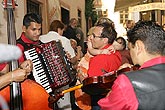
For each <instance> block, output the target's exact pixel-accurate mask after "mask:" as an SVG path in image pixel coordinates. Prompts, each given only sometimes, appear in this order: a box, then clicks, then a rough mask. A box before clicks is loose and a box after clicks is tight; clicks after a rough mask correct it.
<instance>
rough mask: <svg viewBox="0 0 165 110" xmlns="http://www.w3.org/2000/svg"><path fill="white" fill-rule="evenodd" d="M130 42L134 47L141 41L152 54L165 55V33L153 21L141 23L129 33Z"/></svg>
mask: <svg viewBox="0 0 165 110" xmlns="http://www.w3.org/2000/svg"><path fill="white" fill-rule="evenodd" d="M127 36H128V41H129V42H130V43H131V44H132V45H133V46H134V45H135V42H136V41H137V40H141V41H142V42H143V43H144V45H145V49H146V51H148V53H150V54H160V55H164V54H165V50H164V49H165V31H164V30H163V28H162V27H161V26H160V25H158V24H156V23H155V22H152V21H139V22H137V23H136V25H135V26H134V27H133V28H132V29H131V30H129V31H128V32H127Z"/></svg>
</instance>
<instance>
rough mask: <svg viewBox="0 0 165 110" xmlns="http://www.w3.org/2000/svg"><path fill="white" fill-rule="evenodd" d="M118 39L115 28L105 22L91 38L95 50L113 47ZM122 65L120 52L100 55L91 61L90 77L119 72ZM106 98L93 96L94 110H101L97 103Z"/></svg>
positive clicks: (96, 29) (98, 26)
mask: <svg viewBox="0 0 165 110" xmlns="http://www.w3.org/2000/svg"><path fill="white" fill-rule="evenodd" d="M116 37H117V33H116V31H115V29H114V27H113V26H112V25H111V24H109V23H107V22H105V23H102V24H98V25H97V26H96V27H95V29H94V31H93V33H92V37H91V43H92V47H93V48H94V49H99V50H102V49H106V48H108V47H110V46H111V45H112V43H113V42H114V40H115V39H116ZM120 65H121V55H120V53H119V52H118V51H115V52H114V53H113V54H99V55H96V56H94V57H92V58H91V59H90V62H89V69H88V71H87V73H88V77H94V76H95V77H97V76H101V75H104V74H105V72H112V71H115V70H117V69H118V68H119V67H120ZM103 97H105V96H104V95H91V105H92V110H100V107H99V106H98V104H97V101H98V100H99V99H101V98H103Z"/></svg>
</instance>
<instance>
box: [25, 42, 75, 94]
mask: <svg viewBox="0 0 165 110" xmlns="http://www.w3.org/2000/svg"><path fill="white" fill-rule="evenodd" d="M24 53H25V57H26V59H30V60H32V62H33V71H32V73H33V76H34V79H35V81H36V82H37V83H39V84H40V85H41V86H43V87H44V88H45V90H46V91H47V92H48V93H51V92H53V91H54V90H55V89H58V88H60V87H63V86H65V85H67V84H70V83H71V82H72V81H73V80H74V79H75V78H76V70H75V69H73V68H72V64H71V63H70V62H69V60H68V58H67V56H66V53H65V51H64V48H63V47H62V44H61V42H60V41H51V42H48V43H45V44H41V45H38V46H36V47H35V48H32V49H30V50H27V51H25V52H24Z"/></svg>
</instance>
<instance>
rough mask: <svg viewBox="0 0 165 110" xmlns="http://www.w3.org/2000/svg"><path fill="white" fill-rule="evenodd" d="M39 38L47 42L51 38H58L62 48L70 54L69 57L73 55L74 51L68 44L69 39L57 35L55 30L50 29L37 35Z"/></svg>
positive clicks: (51, 39)
mask: <svg viewBox="0 0 165 110" xmlns="http://www.w3.org/2000/svg"><path fill="white" fill-rule="evenodd" d="M39 40H40V41H41V42H43V43H47V42H50V41H53V40H56V41H58V40H60V41H61V43H62V46H63V48H64V50H65V51H67V52H68V53H69V54H70V55H71V58H73V57H74V56H75V52H74V50H73V48H72V46H71V44H70V40H69V39H68V38H66V37H64V36H61V35H59V34H58V33H57V32H55V31H50V32H48V33H47V34H45V35H41V36H40V37H39Z"/></svg>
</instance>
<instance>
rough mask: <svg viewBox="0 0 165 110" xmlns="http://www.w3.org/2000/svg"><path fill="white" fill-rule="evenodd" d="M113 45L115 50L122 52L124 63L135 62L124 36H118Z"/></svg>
mask: <svg viewBox="0 0 165 110" xmlns="http://www.w3.org/2000/svg"><path fill="white" fill-rule="evenodd" d="M112 45H113V47H114V48H115V50H118V51H119V52H120V54H121V57H122V64H124V63H128V64H133V63H132V59H131V56H130V52H129V50H128V49H126V45H127V44H126V40H125V39H124V38H123V37H118V38H116V40H115V41H114V42H113V44H112Z"/></svg>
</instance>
